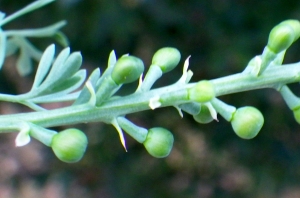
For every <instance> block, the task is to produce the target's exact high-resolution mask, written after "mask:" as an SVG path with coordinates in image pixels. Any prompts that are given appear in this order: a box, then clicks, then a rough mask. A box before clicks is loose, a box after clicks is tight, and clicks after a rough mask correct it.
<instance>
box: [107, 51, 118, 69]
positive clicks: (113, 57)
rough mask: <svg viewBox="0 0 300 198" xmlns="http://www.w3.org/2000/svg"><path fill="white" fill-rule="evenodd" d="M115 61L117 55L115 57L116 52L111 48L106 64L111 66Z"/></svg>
mask: <svg viewBox="0 0 300 198" xmlns="http://www.w3.org/2000/svg"><path fill="white" fill-rule="evenodd" d="M116 62H117V57H116V53H115V51H114V50H112V51H111V52H110V54H109V58H108V65H107V67H108V68H110V67H113V66H114V65H115V64H116Z"/></svg>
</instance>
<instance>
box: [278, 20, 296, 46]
mask: <svg viewBox="0 0 300 198" xmlns="http://www.w3.org/2000/svg"><path fill="white" fill-rule="evenodd" d="M281 24H287V25H290V26H291V27H292V28H293V30H294V33H295V35H294V36H295V38H294V42H295V41H296V40H297V39H298V38H299V37H300V22H299V21H298V20H295V19H289V20H285V21H283V22H281Z"/></svg>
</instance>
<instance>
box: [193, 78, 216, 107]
mask: <svg viewBox="0 0 300 198" xmlns="http://www.w3.org/2000/svg"><path fill="white" fill-rule="evenodd" d="M188 94H189V99H190V100H192V101H195V102H200V103H203V102H208V101H210V100H211V99H213V98H214V97H215V87H214V85H213V84H212V83H211V82H210V81H208V80H201V81H200V82H198V83H197V84H196V85H195V86H193V87H192V88H190V89H188Z"/></svg>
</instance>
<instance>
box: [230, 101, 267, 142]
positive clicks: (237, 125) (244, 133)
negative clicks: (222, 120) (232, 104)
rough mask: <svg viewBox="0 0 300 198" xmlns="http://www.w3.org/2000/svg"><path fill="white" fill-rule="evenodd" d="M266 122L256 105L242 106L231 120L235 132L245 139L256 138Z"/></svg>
mask: <svg viewBox="0 0 300 198" xmlns="http://www.w3.org/2000/svg"><path fill="white" fill-rule="evenodd" d="M263 124H264V117H263V115H262V114H261V112H260V111H259V110H258V109H256V108H254V107H249V106H247V107H242V108H239V109H237V110H236V112H235V113H234V114H233V118H232V120H231V126H232V128H233V130H234V132H235V133H236V134H237V135H238V136H239V137H240V138H243V139H252V138H254V137H255V136H256V135H257V134H258V132H259V131H260V129H261V128H262V126H263Z"/></svg>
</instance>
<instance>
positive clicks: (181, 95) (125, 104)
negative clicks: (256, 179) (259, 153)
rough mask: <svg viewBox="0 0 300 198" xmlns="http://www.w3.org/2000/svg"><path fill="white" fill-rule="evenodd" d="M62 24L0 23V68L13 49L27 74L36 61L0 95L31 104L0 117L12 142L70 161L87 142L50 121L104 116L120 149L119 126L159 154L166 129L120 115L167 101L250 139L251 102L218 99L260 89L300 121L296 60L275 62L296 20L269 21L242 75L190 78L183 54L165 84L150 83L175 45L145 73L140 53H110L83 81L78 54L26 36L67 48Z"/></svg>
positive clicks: (255, 124)
mask: <svg viewBox="0 0 300 198" xmlns="http://www.w3.org/2000/svg"><path fill="white" fill-rule="evenodd" d="M53 1H54V0H38V1H35V2H34V3H32V4H30V5H28V6H27V7H25V8H23V9H22V10H20V11H18V12H16V13H15V14H12V15H10V16H7V17H5V14H3V13H1V14H0V26H1V28H2V27H3V26H4V25H5V24H7V23H8V22H10V21H12V20H13V19H15V18H17V17H19V16H21V15H23V14H26V13H28V12H31V11H33V10H35V9H38V8H40V7H42V6H44V5H46V4H49V3H51V2H53ZM63 25H65V22H64V21H62V22H58V23H56V24H54V25H51V26H48V27H46V28H41V29H28V30H2V29H0V66H2V65H3V62H4V60H5V57H6V56H9V55H11V54H13V53H15V52H17V50H18V49H19V57H18V61H17V68H18V71H19V73H20V74H21V75H26V74H28V73H30V72H31V70H32V63H31V59H35V60H37V61H39V64H38V68H37V70H36V74H35V79H34V82H33V85H32V88H31V90H30V91H29V92H27V93H23V94H19V95H10V94H0V100H1V101H7V102H13V103H19V104H22V105H26V106H28V107H30V108H31V109H32V110H33V112H29V113H17V114H11V115H1V116H0V132H16V131H18V132H19V134H18V135H17V138H16V145H17V146H23V145H26V144H27V143H29V141H30V138H31V137H33V138H35V139H37V140H39V141H40V142H42V143H43V144H45V145H47V146H49V147H52V149H53V151H54V153H55V154H56V155H57V157H58V158H59V159H61V160H62V161H65V162H77V161H78V160H80V159H81V158H82V156H83V154H84V152H85V149H86V146H87V138H86V136H85V135H84V133H83V132H81V131H79V130H77V129H66V130H64V131H62V132H59V133H58V132H56V131H54V130H51V129H49V127H55V126H63V125H70V124H77V123H88V122H104V123H107V124H112V125H113V126H114V127H115V128H116V129H117V131H118V133H119V136H120V140H121V143H122V145H123V146H124V148H125V149H126V146H125V138H124V135H123V131H125V132H126V133H128V134H129V135H130V136H131V137H133V138H134V139H135V140H137V141H138V142H139V143H142V144H143V145H144V146H145V148H146V150H147V151H148V152H149V153H150V154H151V155H152V156H154V157H159V158H160V157H166V156H167V155H169V153H170V152H171V148H172V145H173V135H172V134H171V132H169V131H168V130H166V129H164V128H160V127H156V128H152V129H149V130H147V129H145V128H143V127H139V126H137V125H135V124H134V123H132V122H131V121H129V120H128V119H127V118H126V115H127V114H131V113H135V112H140V111H144V110H148V109H152V110H153V109H156V108H161V107H167V106H173V107H175V108H176V109H177V110H178V112H179V114H180V116H183V113H182V111H184V112H186V113H188V114H191V115H192V116H193V117H194V119H195V120H196V121H197V122H200V123H208V122H210V121H212V120H213V119H214V120H217V114H220V115H221V116H222V117H223V118H224V119H225V120H227V121H229V122H231V124H232V127H233V130H234V131H235V133H236V134H237V135H238V136H240V137H242V138H245V139H251V138H253V137H255V136H256V135H257V134H258V132H259V131H260V129H261V127H262V125H263V122H264V118H263V116H262V114H261V113H260V111H259V110H257V109H256V108H254V107H241V108H238V109H236V108H235V107H234V106H231V105H228V104H226V103H224V102H223V101H221V100H220V99H218V98H217V97H218V96H222V95H226V94H231V93H236V92H242V91H249V90H254V89H262V88H273V89H276V90H277V91H278V92H280V94H281V95H282V96H283V98H284V100H285V101H286V103H287V105H288V106H289V108H290V109H291V110H292V111H293V112H294V115H295V118H296V120H297V121H298V122H299V120H300V118H299V117H300V116H299V115H300V113H299V109H300V99H299V98H298V97H297V96H296V95H294V94H293V92H292V91H291V90H290V89H289V88H288V86H287V84H289V83H293V82H299V81H300V75H299V74H300V64H299V63H293V64H288V65H282V61H283V58H284V55H285V52H286V50H287V49H288V47H290V46H291V44H292V43H293V42H294V41H296V40H297V39H298V38H299V36H300V23H299V21H297V20H287V21H284V22H282V23H280V24H279V25H277V26H275V27H274V28H273V29H272V31H271V33H270V36H269V40H268V43H267V46H266V47H265V49H264V50H263V53H262V54H261V55H258V56H255V57H254V58H253V59H251V60H250V62H249V63H248V65H247V66H246V68H245V70H244V71H242V72H241V73H237V74H233V75H230V76H226V77H221V78H217V79H213V80H201V81H199V82H196V83H191V82H190V80H191V77H192V72H191V71H190V70H188V65H189V58H190V57H188V58H187V59H186V60H185V62H184V66H183V74H182V76H181V77H180V79H179V80H178V81H177V82H176V83H174V84H172V85H168V86H165V87H161V88H157V89H151V88H152V86H153V84H154V83H155V82H156V80H157V79H159V78H160V77H161V76H162V75H163V74H164V73H166V72H169V71H171V70H172V69H174V68H175V67H176V66H177V65H178V63H179V62H180V58H181V55H180V53H179V51H178V50H177V49H175V48H172V47H167V48H162V49H160V50H158V51H157V52H156V53H155V54H154V56H153V59H152V64H151V65H150V67H149V70H148V71H147V73H146V75H145V77H144V78H143V75H142V74H143V71H144V64H143V62H142V60H141V59H139V58H137V57H134V56H131V55H124V56H122V57H121V58H119V59H117V57H116V55H115V53H114V51H112V52H111V53H110V55H109V58H108V66H107V69H106V70H105V71H104V72H103V74H102V75H101V74H100V70H99V68H97V69H95V70H94V71H93V72H92V73H91V74H90V75H89V77H88V78H87V80H86V75H87V74H86V71H85V70H84V69H80V66H81V63H82V56H81V54H80V53H79V52H72V53H71V52H70V48H68V47H66V48H65V49H64V50H62V51H61V52H60V53H59V54H58V55H57V56H55V46H54V45H53V44H52V45H50V46H49V47H47V49H46V50H45V51H44V52H43V53H42V52H40V51H39V50H37V49H36V48H35V47H34V46H33V45H32V44H31V43H30V42H29V40H28V39H27V37H54V38H55V39H57V41H59V43H61V44H62V45H63V46H67V45H68V42H67V40H66V37H65V36H64V35H63V34H62V33H61V32H60V31H59V29H60V28H61V27H62V26H63ZM138 79H139V85H138V87H137V89H136V91H135V92H134V93H132V94H129V95H127V96H117V95H116V94H117V91H118V90H119V89H120V88H121V87H122V85H123V84H126V83H130V82H133V81H136V80H138ZM64 101H70V102H71V105H70V106H68V107H63V108H57V109H50V110H48V109H45V108H43V107H42V106H41V105H40V104H43V103H55V102H64ZM67 140H68V141H67Z"/></svg>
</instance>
